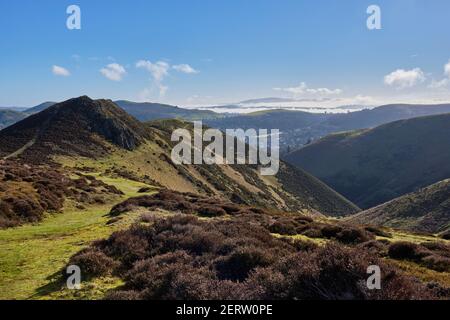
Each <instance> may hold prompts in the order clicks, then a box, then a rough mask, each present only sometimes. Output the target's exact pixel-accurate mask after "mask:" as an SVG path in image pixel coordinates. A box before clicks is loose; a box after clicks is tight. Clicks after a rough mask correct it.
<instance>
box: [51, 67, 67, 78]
mask: <svg viewBox="0 0 450 320" xmlns="http://www.w3.org/2000/svg"><path fill="white" fill-rule="evenodd" d="M52 72H53V74H54V75H55V76H61V77H68V76H70V72H69V70H67V69H65V68H63V67H60V66H53V67H52Z"/></svg>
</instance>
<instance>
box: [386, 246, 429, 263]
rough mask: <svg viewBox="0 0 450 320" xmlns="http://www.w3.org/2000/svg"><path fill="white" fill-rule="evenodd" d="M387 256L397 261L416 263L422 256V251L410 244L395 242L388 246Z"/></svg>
mask: <svg viewBox="0 0 450 320" xmlns="http://www.w3.org/2000/svg"><path fill="white" fill-rule="evenodd" d="M388 255H389V257H391V258H393V259H397V260H412V261H418V260H420V259H421V258H422V257H423V256H424V250H423V249H422V248H421V247H420V246H419V245H417V244H414V243H411V242H395V243H393V244H391V245H390V246H389V249H388Z"/></svg>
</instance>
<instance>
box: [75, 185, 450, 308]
mask: <svg viewBox="0 0 450 320" xmlns="http://www.w3.org/2000/svg"><path fill="white" fill-rule="evenodd" d="M178 204H179V205H178ZM207 207H210V208H212V209H211V210H208V212H212V213H213V214H204V213H203V210H202V208H207ZM137 208H141V209H140V210H143V209H144V208H145V209H146V210H149V213H148V214H144V215H143V218H142V220H141V222H140V223H136V224H134V225H133V226H132V227H131V228H130V229H128V230H123V231H118V232H116V233H114V234H113V235H112V236H111V237H109V238H107V239H105V240H99V241H96V242H95V243H93V244H92V245H91V246H90V247H88V248H86V249H85V250H83V251H81V252H79V253H78V254H76V255H75V256H73V257H72V258H71V260H70V262H69V264H77V265H79V266H80V267H81V268H82V271H83V274H84V275H85V280H87V281H88V282H89V281H93V280H92V279H94V280H95V279H98V278H99V277H100V278H102V277H115V278H119V279H121V281H123V285H122V286H120V287H117V288H116V289H113V290H110V291H109V292H108V293H107V295H106V296H105V298H106V299H126V300H128V299H133V300H134V299H152V300H153V299H156V300H159V299H441V298H449V297H450V296H448V295H446V294H447V291H446V290H447V287H446V284H445V283H435V282H433V283H431V282H429V283H428V282H425V281H421V280H419V279H418V278H417V277H413V276H410V275H408V273H406V272H403V271H401V269H400V268H398V267H397V266H396V264H395V263H391V262H390V261H391V259H395V260H392V261H397V260H398V259H403V258H404V257H405V256H403V255H401V254H400V255H395V254H393V253H392V252H393V251H392V250H394V251H395V249H392V248H395V246H396V244H391V245H389V242H387V241H384V240H376V234H384V235H388V234H386V231H384V230H380V229H377V228H373V227H367V228H358V227H354V226H351V225H345V224H340V223H337V222H331V221H328V222H327V221H315V220H313V219H312V218H310V217H305V216H302V215H287V214H285V213H281V212H268V211H267V210H263V209H259V208H253V207H245V206H244V207H241V206H238V205H233V204H230V203H228V202H223V201H219V200H218V199H214V198H206V197H199V196H196V195H192V194H181V193H175V192H172V191H168V190H164V191H162V192H161V193H159V194H156V195H153V196H140V197H136V198H131V199H128V200H126V201H125V202H123V203H120V204H118V205H117V206H115V207H114V208H113V209H112V210H111V213H110V215H113V216H121V215H124V214H126V213H127V212H132V211H135V210H136V209H137ZM160 210H162V211H160ZM158 212H167V213H170V214H169V215H165V216H161V215H160V214H158ZM216 213H218V214H216ZM298 235H302V237H305V238H306V239H310V240H307V241H305V240H304V239H302V238H299V237H298ZM314 239H326V240H327V241H326V242H325V243H323V242H321V243H320V244H319V243H315V242H314ZM422 247H423V250H428V251H429V255H428V257H434V258H433V259H437V258H439V259H442V258H444V257H445V256H446V255H448V254H449V253H450V250H449V248H448V246H447V245H445V244H439V243H436V244H424V245H423V246H422ZM406 258H407V259H409V256H408V255H406ZM421 259H422V258H421ZM423 259H426V257H425V256H423ZM428 260H430V258H429V259H428ZM428 260H427V261H428ZM414 261H416V260H414ZM424 261H425V260H424ZM424 261H420V262H419V263H420V265H421V266H427V267H431V266H432V265H431V264H429V265H427V264H425V263H424ZM433 263H437V261H434V262H433ZM374 264H375V265H379V266H380V267H381V269H382V270H383V272H382V277H383V279H382V283H383V288H382V290H375V291H371V290H368V289H367V287H366V286H365V281H366V279H367V267H368V266H369V265H374ZM438 264H439V265H440V266H442V262H441V261H440V262H438ZM438 264H436V265H433V267H436V266H437V265H438ZM433 267H431V269H433V270H438V272H441V273H444V274H445V272H447V271H448V270H444V269H443V268H433Z"/></svg>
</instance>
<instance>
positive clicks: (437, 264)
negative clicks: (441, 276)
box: [421, 254, 450, 272]
mask: <svg viewBox="0 0 450 320" xmlns="http://www.w3.org/2000/svg"><path fill="white" fill-rule="evenodd" d="M421 262H422V264H423V265H425V266H426V267H427V268H429V269H432V270H436V271H439V272H450V258H447V257H442V256H438V255H435V254H432V255H430V256H426V257H424V258H422V260H421Z"/></svg>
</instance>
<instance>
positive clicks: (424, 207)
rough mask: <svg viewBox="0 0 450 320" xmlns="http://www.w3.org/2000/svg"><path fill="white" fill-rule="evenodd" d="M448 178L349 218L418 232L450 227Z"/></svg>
mask: <svg viewBox="0 0 450 320" xmlns="http://www.w3.org/2000/svg"><path fill="white" fill-rule="evenodd" d="M449 208H450V180H444V181H440V182H438V183H436V184H433V185H431V186H429V187H426V188H423V189H421V190H419V191H417V192H414V193H410V194H407V195H405V196H402V197H400V198H397V199H394V200H392V201H390V202H388V203H385V204H382V205H380V206H377V207H375V208H372V209H369V210H366V211H363V212H360V213H358V214H356V215H354V216H352V217H350V218H349V219H350V221H353V222H355V223H369V222H370V223H371V224H375V225H385V226H389V227H393V228H401V229H406V230H414V231H420V232H432V233H436V232H442V231H445V230H447V229H449V228H450V211H449Z"/></svg>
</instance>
